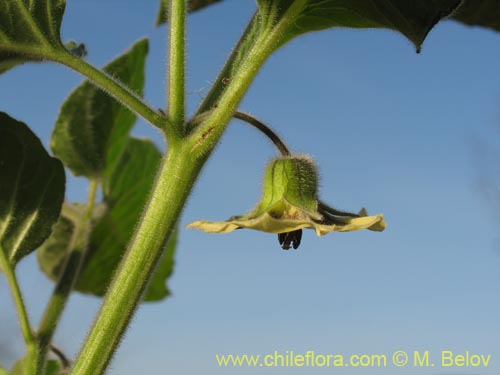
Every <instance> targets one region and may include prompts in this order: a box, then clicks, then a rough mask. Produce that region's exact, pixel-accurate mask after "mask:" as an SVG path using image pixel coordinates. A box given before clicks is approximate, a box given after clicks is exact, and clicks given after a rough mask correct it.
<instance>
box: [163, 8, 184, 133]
mask: <svg viewBox="0 0 500 375" xmlns="http://www.w3.org/2000/svg"><path fill="white" fill-rule="evenodd" d="M168 14H169V25H170V28H169V30H170V53H169V57H170V58H169V74H168V83H169V85H168V90H169V93H168V119H169V121H170V122H171V124H172V125H171V126H173V127H174V130H175V132H174V133H177V134H182V133H183V131H184V130H183V127H184V117H185V111H186V109H185V98H186V94H185V82H184V81H185V72H184V70H185V68H184V60H185V45H186V42H185V39H184V38H185V28H186V1H185V0H172V1H170V10H169V12H168ZM165 131H166V132H167V135H169V132H170V127H169V128H166V129H165Z"/></svg>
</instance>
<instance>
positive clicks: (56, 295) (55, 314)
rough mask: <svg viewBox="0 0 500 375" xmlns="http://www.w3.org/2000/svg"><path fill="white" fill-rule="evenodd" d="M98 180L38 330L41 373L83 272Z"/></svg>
mask: <svg viewBox="0 0 500 375" xmlns="http://www.w3.org/2000/svg"><path fill="white" fill-rule="evenodd" d="M98 185H99V184H98V181H97V180H91V181H90V186H89V193H88V199H87V206H86V208H85V212H84V214H83V217H82V218H81V220H80V222H79V223H78V224H76V223H73V225H74V226H75V227H74V233H73V237H72V240H71V243H70V245H69V249H70V252H69V254H68V256H67V259H66V263H65V265H64V268H63V271H62V273H61V276H60V277H59V280H58V281H57V284H56V286H55V287H54V291H53V292H52V296H51V298H50V300H49V303H48V304H47V307H46V308H45V311H44V313H43V315H42V319H41V321H40V326H39V328H38V333H37V345H38V356H37V371H38V372H37V374H44V368H45V363H46V358H47V353H48V351H49V349H50V343H51V341H52V337H53V336H54V333H55V330H56V327H57V323H58V322H59V320H60V318H61V315H62V313H63V311H64V308H65V307H66V303H67V302H68V298H69V295H70V293H71V290H72V289H73V286H74V284H75V282H76V280H77V278H78V275H79V273H80V269H81V266H82V264H83V259H84V256H85V251H86V249H87V238H88V231H89V230H90V220H91V218H92V212H93V210H94V205H95V200H96V194H97V187H98Z"/></svg>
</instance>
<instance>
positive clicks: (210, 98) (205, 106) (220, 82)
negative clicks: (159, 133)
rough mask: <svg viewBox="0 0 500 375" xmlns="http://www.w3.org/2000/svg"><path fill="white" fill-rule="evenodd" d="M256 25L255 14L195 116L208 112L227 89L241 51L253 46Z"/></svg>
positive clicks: (256, 16)
mask: <svg viewBox="0 0 500 375" xmlns="http://www.w3.org/2000/svg"><path fill="white" fill-rule="evenodd" d="M258 24H259V16H258V13H256V14H255V15H254V16H253V17H252V19H251V20H250V22H249V24H248V26H247V28H246V29H245V31H244V32H243V34H242V36H241V38H240V40H239V41H238V43H237V44H236V46H235V47H234V49H233V51H232V52H231V55H230V56H229V58H228V59H227V61H226V63H225V64H224V67H223V68H222V69H221V71H220V72H219V74H218V76H217V78H216V79H215V82H214V84H213V85H212V87H211V88H210V91H209V92H208V94H207V95H206V96H205V98H204V99H203V101H202V102H201V104H200V106H199V108H198V110H197V111H196V114H198V115H199V114H202V113H205V112H207V111H210V110H211V109H212V108H213V107H214V106H215V105H216V104H217V100H218V99H219V97H220V96H221V95H222V93H223V92H224V90H225V89H226V87H227V84H226V80H227V79H229V78H230V77H231V72H232V71H234V70H235V69H236V68H237V67H238V64H241V62H242V59H241V55H242V54H243V51H244V50H245V49H247V48H248V46H250V45H253V43H254V39H255V37H256V36H257V33H256V32H255V30H256V29H257V28H258Z"/></svg>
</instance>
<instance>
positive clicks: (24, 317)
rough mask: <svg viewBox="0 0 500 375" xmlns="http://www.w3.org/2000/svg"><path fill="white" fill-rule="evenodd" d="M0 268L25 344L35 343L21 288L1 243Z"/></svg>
mask: <svg viewBox="0 0 500 375" xmlns="http://www.w3.org/2000/svg"><path fill="white" fill-rule="evenodd" d="M0 270H1V271H2V272H3V273H4V274H5V278H6V279H7V283H8V284H9V289H10V292H11V293H12V299H13V300H14V305H15V306H16V310H17V317H18V319H19V326H20V328H21V333H22V335H23V338H24V342H25V344H26V345H27V346H30V345H33V344H35V336H34V335H33V331H32V329H31V325H30V321H29V318H28V313H27V311H26V306H25V305H24V300H23V296H22V293H21V289H20V288H19V283H18V282H17V278H16V274H15V272H14V269H13V268H12V267H11V265H10V263H9V260H8V259H7V256H6V255H5V252H4V249H3V247H2V244H0Z"/></svg>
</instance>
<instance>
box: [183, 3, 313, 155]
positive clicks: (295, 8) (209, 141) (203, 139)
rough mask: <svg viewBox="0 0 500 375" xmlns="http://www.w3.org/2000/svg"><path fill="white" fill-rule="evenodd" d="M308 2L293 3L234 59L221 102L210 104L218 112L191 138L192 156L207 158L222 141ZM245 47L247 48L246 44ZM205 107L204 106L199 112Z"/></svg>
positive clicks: (197, 129)
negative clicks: (249, 90)
mask: <svg viewBox="0 0 500 375" xmlns="http://www.w3.org/2000/svg"><path fill="white" fill-rule="evenodd" d="M306 2H307V0H296V1H295V2H293V3H292V5H290V7H289V8H288V9H287V11H286V12H285V14H283V16H282V17H281V19H280V20H279V22H277V23H276V24H273V23H271V24H270V25H271V26H270V27H267V28H265V29H261V30H260V32H259V34H258V36H257V37H256V39H255V42H254V43H253V44H252V46H251V47H250V49H249V50H248V52H247V53H245V55H244V58H241V57H239V58H237V57H235V59H236V60H235V61H238V63H237V64H236V65H237V68H236V69H234V70H233V73H232V76H231V79H230V82H229V84H228V86H227V88H226V89H225V90H224V91H223V92H222V94H221V96H220V97H219V98H218V100H217V98H215V97H214V98H212V99H211V100H210V101H211V102H212V101H215V103H216V105H215V106H214V107H215V108H214V109H213V110H212V111H211V113H210V115H209V116H208V118H207V119H206V120H205V121H204V122H203V123H202V124H201V125H200V126H199V127H197V128H196V129H195V131H193V133H192V134H191V135H190V143H191V145H192V149H193V152H194V151H195V150H196V153H200V154H202V155H207V156H208V154H209V153H210V152H211V150H212V149H213V147H214V146H215V144H216V142H217V141H218V140H219V139H220V137H221V135H222V133H223V132H224V130H225V128H226V126H227V124H228V122H229V120H230V119H231V117H232V116H233V114H234V111H235V110H236V108H237V106H238V104H239V102H240V101H241V99H242V98H243V95H244V94H245V92H246V91H247V89H248V87H249V86H250V84H251V83H252V81H253V79H254V78H255V76H256V75H257V73H258V71H259V70H260V68H261V67H262V65H263V64H264V62H265V61H266V60H267V58H268V57H269V56H270V55H271V54H272V53H273V52H274V51H275V50H276V48H277V46H278V45H279V43H280V41H281V39H282V37H283V35H285V34H286V31H287V30H288V29H289V27H290V26H291V25H292V24H293V22H294V21H295V20H296V18H297V16H298V15H299V14H300V12H301V11H302V9H303V7H304V5H305V3H306ZM256 19H258V17H257V16H254V17H253V19H252V22H256V21H255V20H256ZM247 30H248V29H247ZM242 46H245V43H243V44H242ZM232 55H235V56H236V55H238V54H237V53H234V52H233V54H232ZM239 61H241V63H240V62H239ZM224 69H226V67H225V68H224ZM206 104H207V103H205V102H204V103H203V104H202V106H201V107H200V109H202V108H203V107H204V106H205V105H206Z"/></svg>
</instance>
